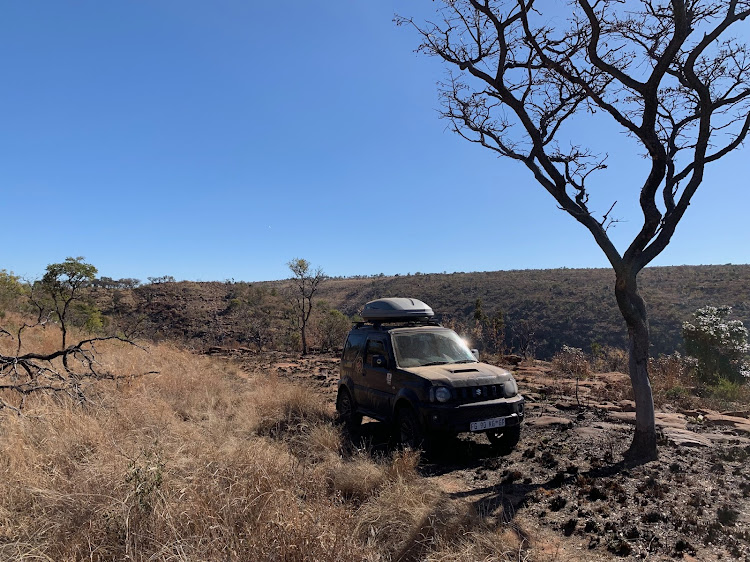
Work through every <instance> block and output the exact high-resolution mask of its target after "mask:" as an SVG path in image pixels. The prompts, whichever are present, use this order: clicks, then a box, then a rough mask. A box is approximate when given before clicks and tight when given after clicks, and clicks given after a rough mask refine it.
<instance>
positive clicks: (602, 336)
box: [105, 265, 750, 358]
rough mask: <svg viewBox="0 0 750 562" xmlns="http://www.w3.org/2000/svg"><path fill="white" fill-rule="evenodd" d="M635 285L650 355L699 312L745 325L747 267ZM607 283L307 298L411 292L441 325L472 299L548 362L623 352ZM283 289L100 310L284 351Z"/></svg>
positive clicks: (125, 295)
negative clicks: (717, 311)
mask: <svg viewBox="0 0 750 562" xmlns="http://www.w3.org/2000/svg"><path fill="white" fill-rule="evenodd" d="M641 284H642V288H643V291H642V292H643V296H644V298H645V299H646V302H647V304H648V307H649V315H650V320H651V328H652V346H653V347H652V353H653V354H654V355H659V354H662V353H665V354H666V353H671V352H672V351H674V350H675V349H679V348H680V346H681V345H682V338H681V334H680V331H681V325H682V322H683V321H685V320H687V319H688V318H690V315H691V314H692V313H693V312H694V311H695V310H696V309H697V308H700V307H702V306H706V305H730V306H732V307H733V309H734V313H733V316H734V317H735V318H737V319H740V320H742V321H744V322H745V324H746V325H750V292H749V291H748V287H750V265H722V266H680V267H655V268H648V269H646V270H644V271H643V272H642V274H641ZM613 285H614V275H613V273H612V271H611V270H608V269H554V270H522V271H495V272H483V273H454V274H429V275H407V276H394V277H385V276H378V277H361V278H345V279H330V280H328V281H326V282H325V283H323V284H322V285H321V288H320V291H319V293H318V294H317V296H316V297H317V299H319V300H322V301H326V302H327V303H328V305H329V306H330V307H332V308H336V309H339V310H341V311H342V312H344V313H346V314H347V315H354V314H356V313H357V312H358V311H359V310H360V309H361V307H362V305H363V304H364V303H365V302H367V301H369V300H372V299H375V298H379V297H385V296H410V297H413V298H418V299H421V300H423V301H425V302H426V303H428V304H429V305H430V306H432V308H433V309H434V310H435V312H436V314H438V316H439V317H440V318H441V319H443V320H451V321H459V322H466V321H469V320H470V319H471V318H472V315H473V312H474V306H475V302H476V300H477V299H481V300H482V306H483V310H484V312H485V313H486V314H488V315H490V316H491V315H493V314H494V313H495V312H496V311H497V310H500V311H502V313H503V314H504V316H505V320H506V326H507V329H506V344H507V345H508V346H509V347H511V348H513V347H516V348H517V347H518V344H519V338H520V337H521V335H522V334H521V332H522V331H526V332H533V333H534V339H535V340H536V345H535V353H536V356H537V357H539V358H549V357H551V356H552V355H553V354H554V353H555V352H556V351H557V350H559V349H560V347H561V346H562V345H563V344H567V345H571V346H575V347H580V348H583V349H584V350H586V351H589V350H590V349H591V344H592V343H594V342H596V343H598V344H601V345H610V346H615V347H624V346H625V341H626V332H625V326H624V323H623V321H622V318H621V316H620V313H619V311H618V309H617V305H616V303H615V298H614V289H613ZM285 288H286V283H285V282H283V281H274V282H264V283H254V284H248V283H229V284H227V283H193V282H181V283H162V284H155V285H146V286H143V287H139V288H137V289H135V290H133V291H130V290H123V291H120V292H119V296H118V297H117V299H114V300H111V302H110V304H109V305H107V307H105V308H107V312H108V313H109V314H110V315H111V316H113V317H115V318H120V319H121V321H126V320H127V321H131V322H132V321H134V319H135V318H138V319H140V321H142V325H143V327H144V328H145V329H146V331H147V333H148V334H150V335H153V336H156V337H168V338H177V339H180V340H187V341H188V342H191V344H193V345H195V346H196V347H199V348H205V347H207V346H210V345H255V346H261V345H263V346H264V347H267V348H283V347H284V346H286V345H288V344H289V341H287V340H288V335H289V334H290V331H291V328H290V324H289V321H288V318H287V315H286V313H285V307H286V306H287V300H286V299H285V297H284V291H285ZM107 295H109V296H108V297H107V300H110V297H111V295H110V294H109V293H107ZM128 319H129V320H128Z"/></svg>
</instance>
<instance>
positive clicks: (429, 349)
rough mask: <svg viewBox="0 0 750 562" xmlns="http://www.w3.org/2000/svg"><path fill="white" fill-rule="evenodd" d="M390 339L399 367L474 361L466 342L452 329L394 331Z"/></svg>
mask: <svg viewBox="0 0 750 562" xmlns="http://www.w3.org/2000/svg"><path fill="white" fill-rule="evenodd" d="M392 341H393V350H394V352H395V355H396V362H397V363H398V366H399V367H404V368H408V367H424V366H426V365H445V364H449V363H474V362H476V358H475V357H474V355H473V354H472V353H471V351H470V350H469V348H468V347H467V346H466V343H464V341H463V340H462V339H461V338H460V337H458V334H456V333H455V332H454V331H452V330H435V331H421V332H412V333H403V334H398V333H396V334H392Z"/></svg>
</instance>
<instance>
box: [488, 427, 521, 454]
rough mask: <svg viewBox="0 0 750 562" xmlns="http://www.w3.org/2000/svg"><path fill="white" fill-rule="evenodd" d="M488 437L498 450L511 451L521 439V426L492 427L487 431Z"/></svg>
mask: <svg viewBox="0 0 750 562" xmlns="http://www.w3.org/2000/svg"><path fill="white" fill-rule="evenodd" d="M487 439H489V440H490V444H491V445H492V447H493V448H494V449H495V450H496V451H499V452H504V453H509V452H510V451H512V450H513V448H514V447H515V446H516V445H518V441H519V439H521V426H520V425H514V426H511V427H505V428H503V429H500V430H498V429H491V430H490V431H488V432H487Z"/></svg>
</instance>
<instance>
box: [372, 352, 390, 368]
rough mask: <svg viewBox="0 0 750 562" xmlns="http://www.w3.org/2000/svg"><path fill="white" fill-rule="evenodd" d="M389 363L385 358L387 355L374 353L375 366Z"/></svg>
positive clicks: (373, 363)
mask: <svg viewBox="0 0 750 562" xmlns="http://www.w3.org/2000/svg"><path fill="white" fill-rule="evenodd" d="M387 363H388V361H387V359H386V358H385V355H373V356H372V366H373V367H385V366H386V364H387Z"/></svg>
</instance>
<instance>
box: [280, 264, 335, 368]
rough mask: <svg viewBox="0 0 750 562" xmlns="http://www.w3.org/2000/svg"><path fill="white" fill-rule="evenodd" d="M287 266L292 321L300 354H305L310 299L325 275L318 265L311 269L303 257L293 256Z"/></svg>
mask: <svg viewBox="0 0 750 562" xmlns="http://www.w3.org/2000/svg"><path fill="white" fill-rule="evenodd" d="M287 266H288V267H289V270H290V271H291V272H292V284H293V287H292V299H293V303H294V305H293V306H294V313H295V315H294V321H295V324H296V326H297V328H298V329H299V332H300V338H301V340H302V355H307V352H308V347H307V322H308V321H309V320H310V314H311V313H312V309H313V302H312V299H313V295H315V292H316V291H317V290H318V285H320V283H321V282H322V281H323V280H324V279H325V278H326V276H325V273H323V270H322V269H321V268H320V267H318V268H316V269H315V270H313V269H312V266H311V265H310V262H308V261H307V260H305V259H301V258H295V259H293V260H291V261H290V262H289V263H287Z"/></svg>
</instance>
